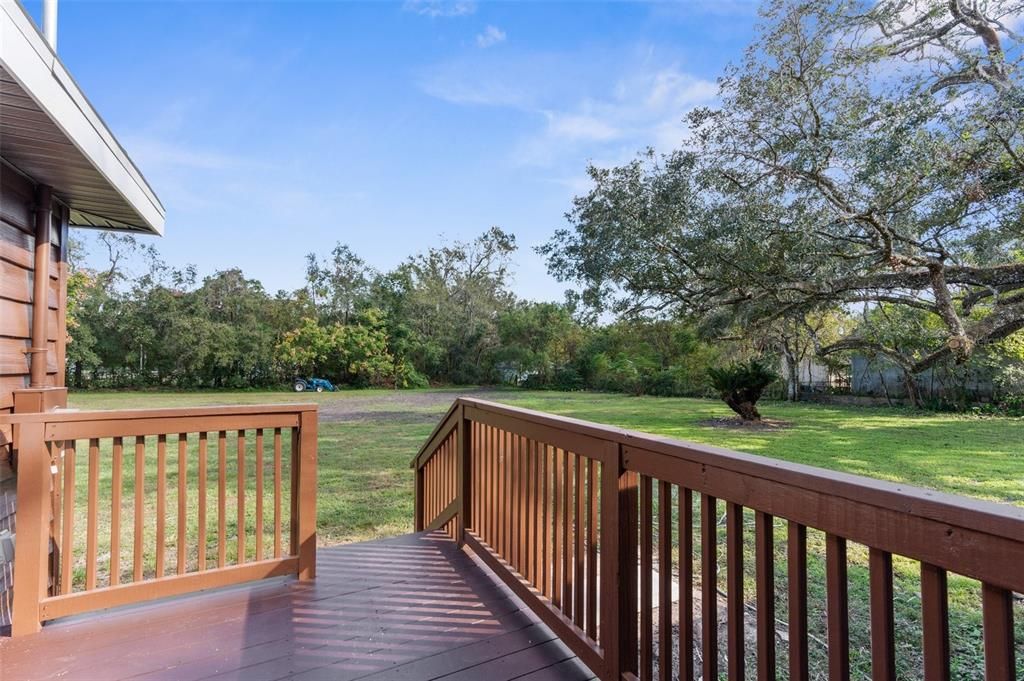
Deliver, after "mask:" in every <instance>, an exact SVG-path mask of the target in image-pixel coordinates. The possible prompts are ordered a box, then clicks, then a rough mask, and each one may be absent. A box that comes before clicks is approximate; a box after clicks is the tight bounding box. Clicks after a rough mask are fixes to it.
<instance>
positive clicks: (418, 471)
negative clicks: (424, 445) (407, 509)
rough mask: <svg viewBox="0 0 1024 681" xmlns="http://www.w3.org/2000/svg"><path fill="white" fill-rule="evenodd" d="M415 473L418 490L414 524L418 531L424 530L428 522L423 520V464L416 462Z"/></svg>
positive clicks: (414, 509) (414, 508)
mask: <svg viewBox="0 0 1024 681" xmlns="http://www.w3.org/2000/svg"><path fill="white" fill-rule="evenodd" d="M413 475H414V476H416V492H415V495H416V496H415V501H414V502H413V503H414V507H413V515H414V517H413V524H414V526H415V528H416V531H417V532H422V531H423V527H424V526H425V525H426V523H425V522H424V520H423V483H424V480H423V466H421V465H420V464H419V462H418V461H417V462H416V465H415V467H414V468H413Z"/></svg>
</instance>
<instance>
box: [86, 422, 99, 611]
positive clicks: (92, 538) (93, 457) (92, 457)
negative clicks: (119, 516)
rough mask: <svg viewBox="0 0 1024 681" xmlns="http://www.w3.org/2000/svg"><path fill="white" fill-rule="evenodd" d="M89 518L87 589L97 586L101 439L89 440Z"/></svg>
mask: <svg viewBox="0 0 1024 681" xmlns="http://www.w3.org/2000/svg"><path fill="white" fill-rule="evenodd" d="M87 494H88V497H87V498H86V502H87V504H88V518H87V520H86V525H85V533H86V539H85V547H86V548H85V588H86V590H87V591H90V590H92V589H95V588H96V563H97V557H96V556H97V550H96V547H97V544H98V535H99V518H98V506H99V496H100V441H99V440H98V439H96V438H92V439H91V440H89V486H88V492H87Z"/></svg>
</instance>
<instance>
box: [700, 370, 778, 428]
mask: <svg viewBox="0 0 1024 681" xmlns="http://www.w3.org/2000/svg"><path fill="white" fill-rule="evenodd" d="M708 376H709V377H710V378H711V385H712V386H714V388H715V390H717V391H718V394H719V395H720V396H721V398H722V401H724V402H725V403H726V404H727V405H729V408H730V409H732V410H733V411H734V412H736V413H737V414H739V415H740V417H741V418H742V419H743V420H744V421H760V420H761V414H760V413H759V412H758V411H757V406H756V405H757V401H758V400H759V399H761V395H762V394H763V393H764V390H765V388H767V387H768V386H769V385H771V384H772V383H774V382H775V381H776V380H778V378H779V377H778V376H777V375H776V374H775V372H773V371H772V370H771V369H769V368H768V367H767V366H765V365H764V364H763V363H762V362H760V361H759V360H756V359H752V360H750V361H748V362H742V363H741V362H737V363H735V364H730V365H729V366H725V367H720V368H715V367H712V368H710V369H708Z"/></svg>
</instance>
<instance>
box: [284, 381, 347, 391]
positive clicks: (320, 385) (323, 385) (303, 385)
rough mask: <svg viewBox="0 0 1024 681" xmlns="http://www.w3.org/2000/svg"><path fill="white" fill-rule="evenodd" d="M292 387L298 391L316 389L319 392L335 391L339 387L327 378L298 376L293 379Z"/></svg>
mask: <svg viewBox="0 0 1024 681" xmlns="http://www.w3.org/2000/svg"><path fill="white" fill-rule="evenodd" d="M292 388H293V389H294V390H295V392H297V393H302V392H307V391H309V390H315V391H316V392H318V393H322V392H323V391H325V390H326V391H327V392H334V391H335V390H337V388H335V387H334V384H333V383H331V382H330V381H328V380H327V379H326V378H300V377H296V378H295V380H294V381H292Z"/></svg>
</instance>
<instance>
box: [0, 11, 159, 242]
mask: <svg viewBox="0 0 1024 681" xmlns="http://www.w3.org/2000/svg"><path fill="white" fill-rule="evenodd" d="M0 64H2V65H3V67H4V69H5V70H6V71H7V72H8V73H9V74H10V75H11V76H12V77H13V78H14V79H15V80H17V81H18V84H19V85H21V87H22V89H23V90H24V91H25V92H26V93H27V94H28V95H29V96H30V97H32V99H33V100H34V101H35V102H36V104H37V105H38V106H39V108H40V109H41V110H42V111H43V112H45V113H46V114H47V115H48V116H49V117H50V119H51V120H52V121H53V122H54V124H55V125H57V127H58V128H60V130H61V131H62V132H63V133H64V134H65V135H66V136H67V139H68V141H69V142H71V143H72V144H73V145H74V146H75V147H76V148H77V149H78V150H79V152H80V153H81V154H82V155H83V156H84V157H85V158H86V159H87V160H88V161H89V162H90V163H91V164H92V165H93V167H94V168H95V169H96V170H97V172H99V173H100V175H102V176H103V178H104V179H105V180H106V181H107V182H108V183H109V184H110V186H111V187H112V188H113V189H114V190H115V191H117V193H118V194H120V196H121V197H122V198H123V199H124V200H125V202H126V203H128V204H129V205H130V206H131V207H132V208H133V209H134V210H135V211H136V212H137V213H138V214H139V216H140V217H141V218H142V219H143V221H144V222H145V223H146V225H145V226H146V227H148V228H149V230H150V231H152V232H153V233H155V234H158V235H162V234H163V231H164V217H165V212H164V208H163V206H162V205H161V204H160V200H159V199H158V198H157V197H156V194H154V193H153V190H152V189H151V188H150V187H149V185H148V184H147V183H146V180H145V178H143V177H142V173H140V172H139V170H138V168H136V167H135V165H134V164H133V163H132V161H131V159H130V158H129V157H128V155H127V154H126V153H125V151H124V149H123V148H122V147H121V145H120V144H118V142H117V140H116V139H115V138H114V136H113V134H111V132H110V130H109V128H107V126H106V124H104V123H103V120H102V119H101V118H100V117H99V115H98V114H97V113H96V110H95V109H94V108H93V107H92V105H91V104H89V101H88V100H87V99H86V98H85V95H84V94H82V91H81V89H80V88H79V87H78V85H77V84H76V83H75V82H74V80H73V79H72V78H71V76H70V74H69V73H68V72H67V70H66V69H65V68H64V66H63V64H61V63H60V60H59V59H57V57H56V55H55V54H54V53H53V51H52V50H51V49H50V47H49V45H47V44H46V41H45V40H44V39H43V37H42V36H41V35H40V34H39V31H38V29H37V28H36V26H35V23H34V22H33V21H32V19H31V18H30V17H29V16H28V15H27V14H26V13H25V11H24V10H23V9H22V7H21V6H20V5H19V4H18V3H17V2H16V1H15V0H0Z"/></svg>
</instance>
